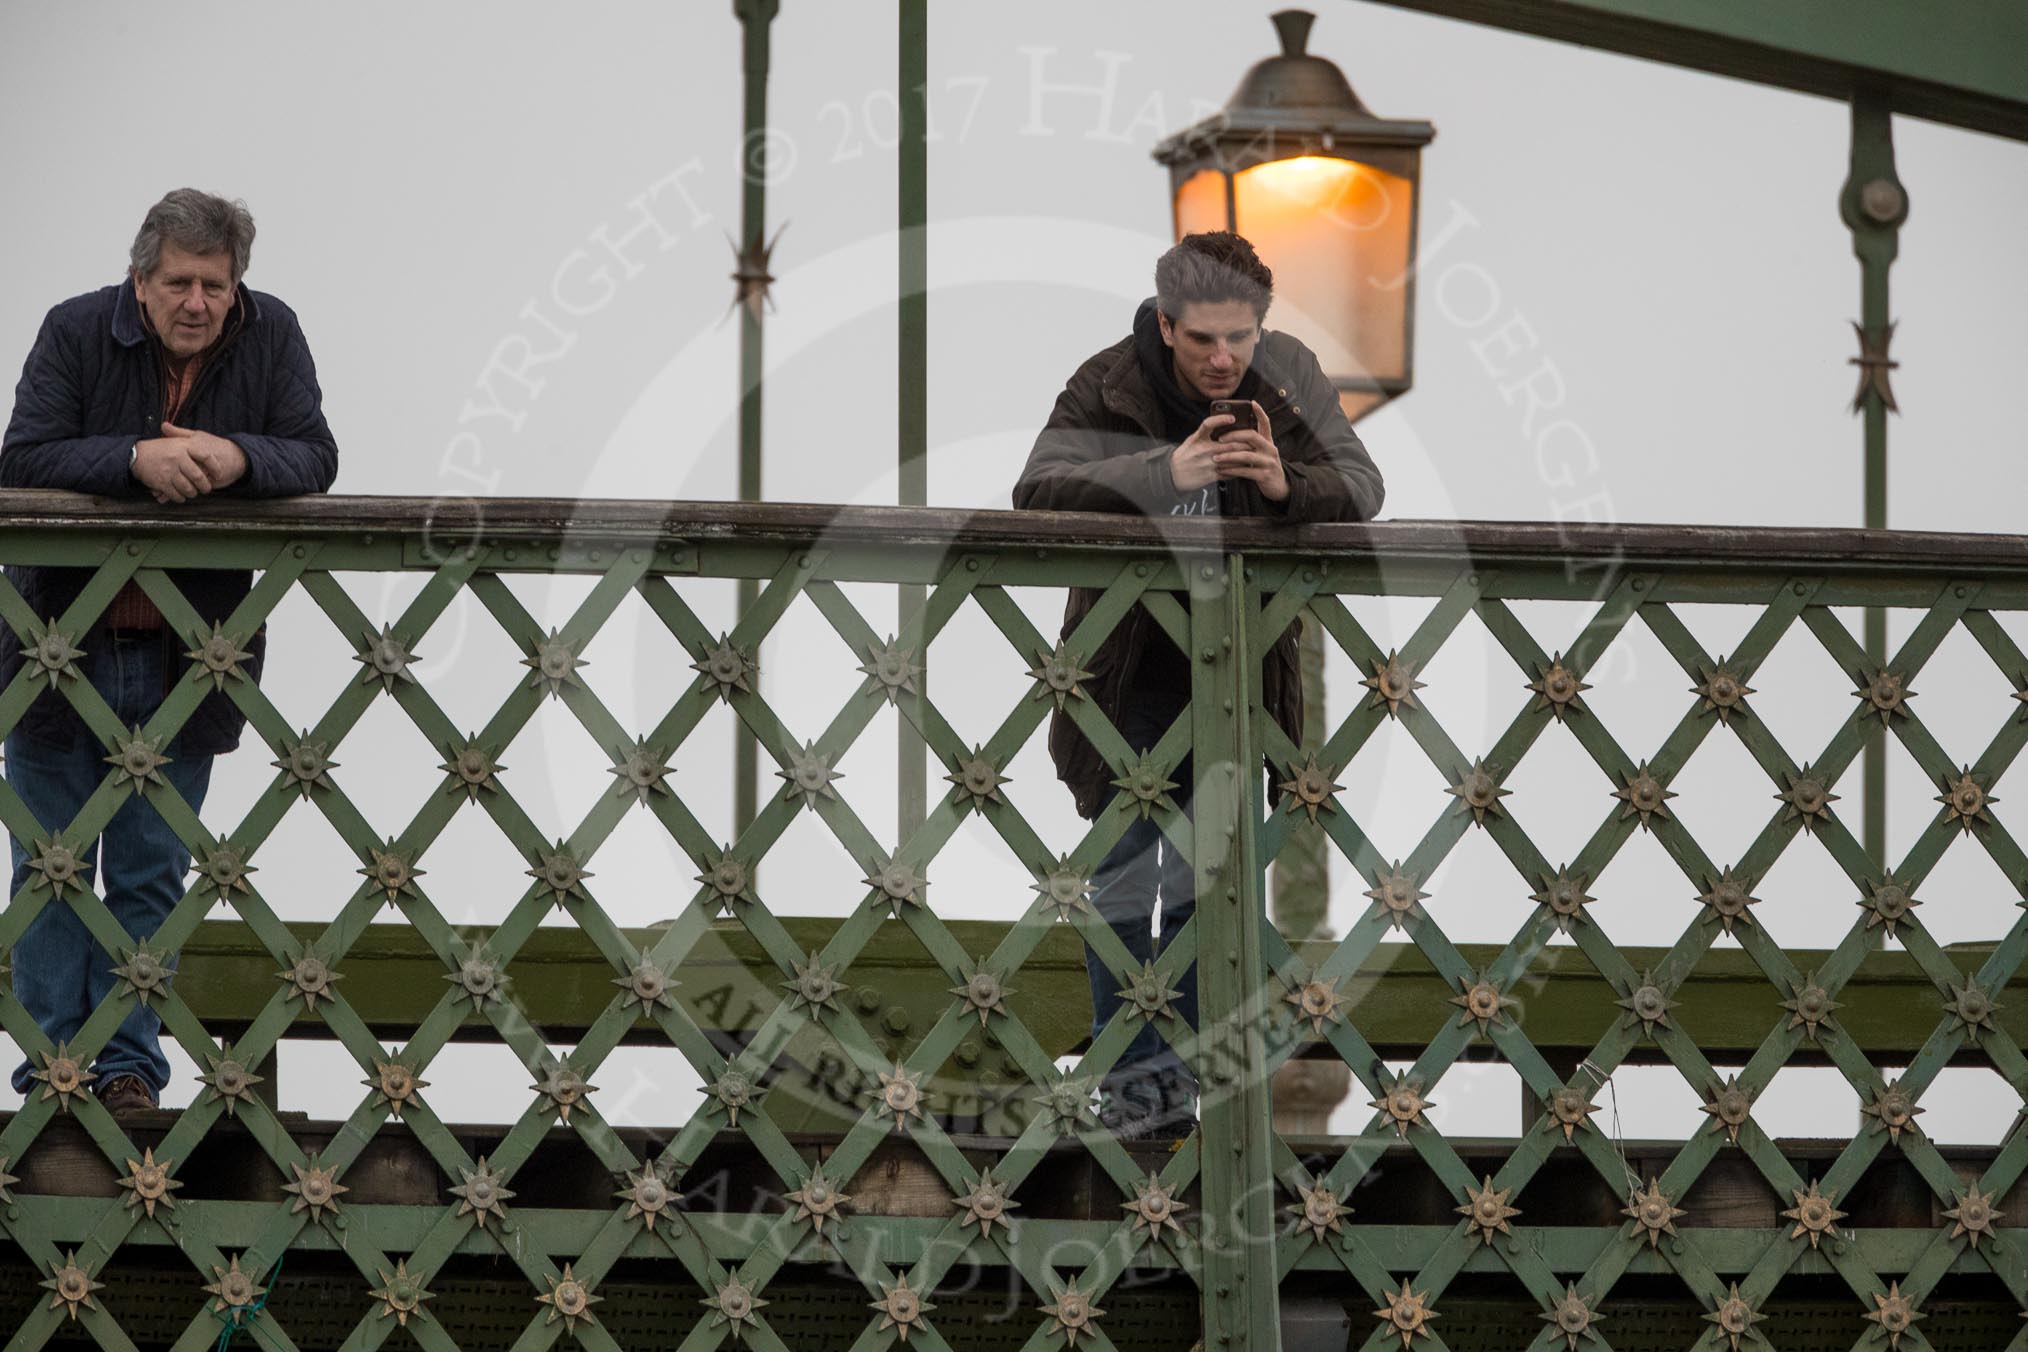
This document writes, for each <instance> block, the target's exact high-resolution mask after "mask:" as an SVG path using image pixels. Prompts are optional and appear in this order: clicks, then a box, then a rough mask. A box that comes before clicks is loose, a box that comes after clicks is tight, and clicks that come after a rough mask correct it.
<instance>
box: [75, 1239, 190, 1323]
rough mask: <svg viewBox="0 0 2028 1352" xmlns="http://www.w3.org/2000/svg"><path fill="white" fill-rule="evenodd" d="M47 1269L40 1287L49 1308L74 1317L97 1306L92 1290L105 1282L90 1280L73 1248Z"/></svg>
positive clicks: (100, 1288) (101, 1286) (98, 1288)
mask: <svg viewBox="0 0 2028 1352" xmlns="http://www.w3.org/2000/svg"><path fill="white" fill-rule="evenodd" d="M214 1270H215V1269H214ZM49 1271H50V1275H49V1276H47V1277H44V1278H43V1279H42V1288H43V1290H45V1291H48V1292H49V1293H50V1297H49V1308H50V1309H52V1310H62V1311H63V1312H64V1317H65V1318H67V1319H76V1318H77V1314H78V1311H79V1310H96V1309H98V1308H99V1306H98V1302H97V1301H95V1300H93V1299H92V1292H94V1291H98V1290H103V1289H104V1287H105V1283H104V1282H99V1281H94V1280H92V1275H91V1274H90V1273H89V1272H86V1271H85V1270H84V1269H83V1268H82V1267H79V1266H78V1261H77V1251H76V1250H75V1249H73V1250H71V1251H70V1252H69V1253H66V1254H65V1255H64V1256H63V1261H62V1262H56V1261H54V1260H52V1261H51V1262H50V1265H49Z"/></svg>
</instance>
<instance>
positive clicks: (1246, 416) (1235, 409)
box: [1211, 399, 1259, 441]
mask: <svg viewBox="0 0 2028 1352" xmlns="http://www.w3.org/2000/svg"><path fill="white" fill-rule="evenodd" d="M1211 413H1212V416H1213V417H1216V416H1217V415H1219V414H1221V413H1228V414H1230V415H1232V421H1231V422H1230V423H1228V424H1226V425H1225V426H1224V427H1221V428H1219V429H1218V433H1217V435H1216V436H1215V437H1214V438H1213V439H1214V440H1216V441H1224V440H1225V439H1226V438H1227V437H1229V436H1231V435H1232V434H1233V433H1234V432H1236V431H1256V430H1258V429H1259V420H1258V419H1256V418H1255V417H1254V414H1253V405H1252V404H1251V403H1250V402H1248V401H1247V400H1245V399H1214V400H1212V401H1211Z"/></svg>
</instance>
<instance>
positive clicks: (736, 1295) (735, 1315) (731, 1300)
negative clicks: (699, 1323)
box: [700, 1277, 768, 1343]
mask: <svg viewBox="0 0 2028 1352" xmlns="http://www.w3.org/2000/svg"><path fill="white" fill-rule="evenodd" d="M700 1303H701V1304H703V1305H704V1306H705V1307H706V1308H707V1309H709V1310H710V1311H711V1316H710V1319H709V1321H708V1323H709V1326H710V1327H711V1328H719V1327H721V1326H728V1327H727V1328H726V1331H727V1332H728V1333H729V1334H731V1336H732V1340H733V1342H735V1343H737V1342H738V1341H739V1339H740V1331H741V1330H742V1329H744V1328H756V1329H757V1328H759V1327H760V1313H759V1312H760V1310H761V1308H762V1307H763V1306H765V1305H766V1304H767V1303H768V1302H767V1301H765V1300H762V1299H761V1298H760V1297H759V1296H757V1295H755V1294H754V1293H753V1288H752V1287H750V1286H748V1285H747V1284H746V1283H745V1282H743V1281H741V1280H740V1279H739V1278H737V1277H728V1278H726V1279H725V1284H724V1285H722V1286H720V1287H719V1288H718V1291H717V1293H716V1294H714V1295H710V1296H706V1297H705V1298H704V1300H703V1301H702V1302H700Z"/></svg>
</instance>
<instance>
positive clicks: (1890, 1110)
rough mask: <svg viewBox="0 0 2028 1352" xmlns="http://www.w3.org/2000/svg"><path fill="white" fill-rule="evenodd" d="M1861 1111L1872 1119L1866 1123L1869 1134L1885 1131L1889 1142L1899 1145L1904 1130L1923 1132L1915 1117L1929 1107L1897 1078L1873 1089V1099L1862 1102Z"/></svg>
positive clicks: (1916, 1132) (1926, 1110)
mask: <svg viewBox="0 0 2028 1352" xmlns="http://www.w3.org/2000/svg"><path fill="white" fill-rule="evenodd" d="M1859 1111H1860V1113H1861V1114H1862V1115H1864V1116H1865V1117H1867V1118H1869V1119H1871V1120H1870V1121H1868V1122H1867V1124H1866V1130H1867V1132H1868V1133H1869V1134H1870V1133H1872V1132H1876V1131H1884V1132H1886V1133H1887V1139H1888V1141H1889V1143H1891V1144H1894V1145H1899V1144H1900V1143H1901V1133H1902V1132H1904V1131H1906V1132H1913V1133H1915V1134H1918V1135H1920V1134H1921V1129H1920V1128H1918V1127H1917V1126H1916V1125H1915V1119H1916V1118H1917V1117H1919V1116H1921V1115H1922V1114H1923V1113H1926V1112H1928V1111H1929V1109H1927V1108H1924V1107H1922V1106H1921V1105H1920V1104H1918V1103H1917V1102H1916V1101H1915V1099H1914V1098H1913V1097H1911V1096H1910V1095H1909V1092H1908V1091H1907V1090H1906V1089H1904V1088H1902V1087H1901V1082H1900V1081H1898V1080H1897V1081H1895V1082H1894V1083H1893V1084H1882V1085H1879V1086H1878V1087H1876V1088H1875V1089H1874V1091H1873V1101H1872V1102H1871V1103H1867V1104H1862V1105H1861V1106H1860V1108H1859Z"/></svg>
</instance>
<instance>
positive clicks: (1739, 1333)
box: [1704, 1282, 1767, 1352]
mask: <svg viewBox="0 0 2028 1352" xmlns="http://www.w3.org/2000/svg"><path fill="white" fill-rule="evenodd" d="M1766 1318H1767V1316H1766V1315H1764V1314H1761V1313H1760V1312H1759V1311H1757V1310H1755V1309H1754V1308H1753V1306H1751V1305H1749V1304H1747V1302H1746V1297H1744V1296H1742V1295H1740V1294H1739V1283H1738V1282H1734V1283H1733V1284H1732V1289H1731V1290H1729V1291H1727V1292H1726V1294H1725V1299H1724V1300H1721V1301H1719V1302H1718V1308H1717V1309H1715V1310H1713V1311H1711V1312H1710V1313H1709V1314H1707V1315H1705V1316H1704V1319H1705V1321H1706V1322H1708V1323H1710V1324H1714V1325H1716V1326H1717V1330H1718V1333H1717V1336H1719V1337H1722V1338H1724V1339H1725V1347H1726V1352H1739V1340H1740V1339H1741V1338H1746V1339H1750V1340H1751V1341H1753V1342H1756V1343H1760V1344H1762V1345H1763V1346H1764V1345H1766V1343H1767V1339H1765V1338H1763V1337H1762V1336H1761V1333H1760V1330H1759V1329H1757V1328H1755V1327H1754V1325H1755V1324H1758V1323H1760V1322H1761V1321H1763V1320H1765V1319H1766Z"/></svg>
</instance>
